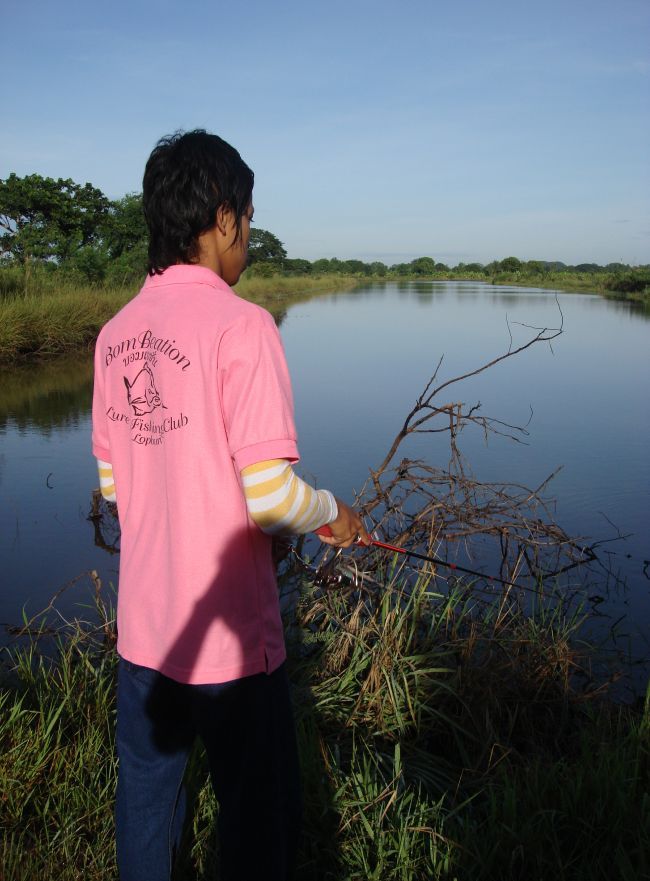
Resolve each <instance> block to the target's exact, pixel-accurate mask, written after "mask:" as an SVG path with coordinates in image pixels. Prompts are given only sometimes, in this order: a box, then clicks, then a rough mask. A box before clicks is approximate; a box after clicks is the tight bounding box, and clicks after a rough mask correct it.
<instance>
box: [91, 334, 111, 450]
mask: <svg viewBox="0 0 650 881" xmlns="http://www.w3.org/2000/svg"><path fill="white" fill-rule="evenodd" d="M102 367H103V365H102V364H101V354H100V343H99V338H98V340H97V345H96V346H95V375H94V381H93V412H92V449H93V455H94V456H95V458H96V459H101V461H102V462H107V463H110V462H112V459H111V453H110V449H109V444H108V425H107V420H106V406H105V400H106V397H105V394H104V370H103V369H102Z"/></svg>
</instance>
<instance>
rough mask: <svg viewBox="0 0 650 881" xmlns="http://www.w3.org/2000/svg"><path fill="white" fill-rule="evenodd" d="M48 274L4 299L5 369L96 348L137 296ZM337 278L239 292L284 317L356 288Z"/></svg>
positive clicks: (275, 282)
mask: <svg viewBox="0 0 650 881" xmlns="http://www.w3.org/2000/svg"><path fill="white" fill-rule="evenodd" d="M50 275H51V273H48V274H47V278H46V279H45V280H44V282H43V284H42V285H41V286H36V287H34V288H33V289H31V290H29V291H28V292H22V293H16V292H13V293H11V294H7V295H6V296H5V297H4V298H0V364H12V363H17V362H20V361H24V360H26V359H39V358H51V357H53V356H60V355H65V354H68V353H73V352H79V351H83V350H90V349H92V347H93V345H94V342H95V339H96V337H97V334H98V333H99V330H100V329H101V327H102V326H103V325H104V324H105V323H106V322H107V321H108V320H109V319H110V318H112V316H113V315H115V313H116V312H117V311H118V310H119V309H121V308H122V306H124V304H125V303H127V302H128V301H129V300H130V299H131V298H132V297H133V296H134V295H135V294H136V292H137V290H138V286H131V287H122V288H102V287H91V286H88V287H80V286H78V285H76V284H71V283H65V282H61V283H60V284H59V285H58V286H57V287H56V288H53V285H54V281H53V279H52V278H50ZM355 282H356V280H355V279H352V280H351V279H350V278H348V277H346V276H338V275H323V276H319V277H311V276H306V277H304V278H302V277H287V278H284V277H281V276H272V277H271V278H260V277H255V276H253V277H250V278H248V277H246V276H244V277H243V278H242V280H241V282H240V283H239V285H237V292H238V293H239V294H240V295H241V296H242V297H244V298H245V299H248V300H251V301H252V302H254V303H258V304H259V305H261V306H264V307H265V308H266V309H268V310H269V311H270V312H271V313H272V314H273V315H274V317H276V319H277V318H280V317H281V316H282V315H283V313H284V312H285V311H286V308H287V307H288V306H289V305H290V304H291V303H295V302H301V301H303V300H307V299H309V298H310V297H311V296H314V295H315V294H318V293H323V292H324V291H333V290H341V289H343V288H346V287H350V286H352V285H354V283H355Z"/></svg>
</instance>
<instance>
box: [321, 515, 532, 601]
mask: <svg viewBox="0 0 650 881" xmlns="http://www.w3.org/2000/svg"><path fill="white" fill-rule="evenodd" d="M316 535H324V536H331V535H332V530H331V529H330V528H329V526H327V524H326V525H325V526H321V527H320V528H319V529H317V530H316ZM354 544H355V545H358V546H361V547H368V545H366V544H365V542H363V541H362V540H361V537H360V536H357V538H356V539H355V541H354ZM370 545H372V546H374V547H376V548H383V549H384V550H386V551H393V552H394V553H396V554H403V555H404V556H406V557H415V558H416V559H418V560H424V561H425V562H427V563H436V564H437V565H438V566H445V567H446V568H447V569H451V570H452V571H455V572H463V573H464V574H465V575H475V576H476V577H477V578H485V579H487V580H488V581H497V582H498V583H499V584H505V585H506V586H507V587H520V585H518V584H515V583H514V581H506V580H505V578H498V577H497V576H496V575H486V574H485V573H484V572H478V571H477V570H476V569H467V568H466V567H465V566H459V565H458V564H457V563H451V562H450V561H449V560H442V559H440V557H433V556H432V557H429V556H427V555H426V554H420V553H418V551H409V550H407V548H398V547H397V545H391V544H388V543H387V542H385V541H379V540H378V539H376V538H373V537H372V536H370Z"/></svg>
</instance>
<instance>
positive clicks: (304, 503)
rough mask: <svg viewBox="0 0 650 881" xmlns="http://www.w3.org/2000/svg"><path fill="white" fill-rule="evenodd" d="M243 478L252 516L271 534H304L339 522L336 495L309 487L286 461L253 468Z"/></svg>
mask: <svg viewBox="0 0 650 881" xmlns="http://www.w3.org/2000/svg"><path fill="white" fill-rule="evenodd" d="M241 477H242V486H243V488H244V496H245V497H246V505H247V507H248V513H249V514H250V516H251V519H252V520H253V521H254V522H255V523H256V524H257V525H258V526H259V528H260V529H261V530H262V531H263V532H266V533H268V534H269V535H303V534H304V533H306V532H315V531H316V530H317V529H318V528H319V527H321V526H324V525H325V524H326V523H331V522H332V521H333V520H336V517H337V515H338V505H337V504H336V499H335V498H334V496H333V495H332V493H331V492H329V490H326V489H319V490H316V489H314V488H313V487H311V486H309V484H308V483H305V481H304V480H301V479H300V477H298V475H297V474H295V472H294V470H293V468H292V467H291V463H290V462H287V460H286V459H272V460H270V461H267V462H257V463H256V464H255V465H249V466H247V467H246V468H244V469H243V471H242V472H241Z"/></svg>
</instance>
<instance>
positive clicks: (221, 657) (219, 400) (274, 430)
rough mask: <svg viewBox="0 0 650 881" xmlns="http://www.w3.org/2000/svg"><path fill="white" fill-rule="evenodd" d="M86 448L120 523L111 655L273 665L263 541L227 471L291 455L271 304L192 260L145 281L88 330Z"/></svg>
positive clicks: (171, 668) (211, 670)
mask: <svg viewBox="0 0 650 881" xmlns="http://www.w3.org/2000/svg"><path fill="white" fill-rule="evenodd" d="M92 442H93V453H94V454H95V456H96V457H97V458H98V459H103V460H105V461H107V462H110V463H112V465H113V474H114V476H115V486H116V492H117V506H118V511H119V517H120V525H121V529H122V545H121V547H122V550H121V557H120V576H119V590H118V609H117V625H118V644H117V648H118V651H119V653H120V655H121V656H122V657H124V658H126V659H127V660H129V661H132V662H133V663H135V664H140V665H142V666H145V667H151V668H153V669H155V670H159V671H160V672H161V673H164V674H165V675H166V676H169V677H171V678H172V679H175V680H177V681H179V682H188V683H210V682H212V683H217V682H227V681H228V680H231V679H238V678H241V677H243V676H248V675H251V674H253V673H259V672H261V671H267V672H271V671H273V670H274V669H275V668H276V667H278V666H279V665H280V664H281V663H282V661H283V660H284V658H285V648H284V638H283V632H282V623H281V620H280V610H279V604H278V594H277V585H276V579H275V571H274V567H273V565H272V561H271V539H270V538H269V536H267V535H265V534H264V533H263V532H262V531H261V530H260V529H258V527H257V526H255V524H254V523H253V522H252V520H251V519H250V518H249V516H248V512H247V508H246V502H245V499H244V495H243V492H242V488H241V482H240V476H239V472H240V470H241V469H242V468H244V467H245V466H246V465H251V464H254V463H255V462H260V461H263V460H266V459H274V458H284V459H289V460H291V461H296V460H297V459H298V449H297V446H296V430H295V426H294V419H293V400H292V393H291V382H290V379H289V373H288V370H287V365H286V361H285V357H284V352H283V348H282V343H281V341H280V336H279V334H278V331H277V328H276V326H275V323H274V321H273V319H272V318H271V316H270V315H269V313H268V312H266V311H265V310H264V309H262V308H260V307H259V306H255V305H253V304H252V303H248V302H246V301H245V300H242V299H240V298H239V297H238V296H237V295H236V294H235V293H234V292H233V291H232V290H231V289H230V288H229V287H228V285H227V284H226V283H225V282H224V281H223V280H222V279H221V278H219V276H217V275H215V274H214V273H213V272H212V271H211V270H210V269H206V268H204V267H200V266H188V265H182V266H172V267H170V268H169V269H167V270H165V272H164V273H163V274H162V275H158V276H154V277H150V278H148V279H147V281H146V282H145V284H144V287H143V288H142V290H141V291H140V293H139V294H138V295H137V296H136V297H135V298H134V299H133V300H132V301H131V302H130V303H128V304H127V305H126V306H125V307H124V308H123V309H122V310H121V311H120V312H119V313H118V314H117V315H116V316H115V318H113V319H112V320H111V321H109V322H108V324H106V326H105V327H104V328H103V329H102V331H101V333H100V334H99V338H98V340H97V346H96V349H95V389H94V397H93V434H92Z"/></svg>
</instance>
